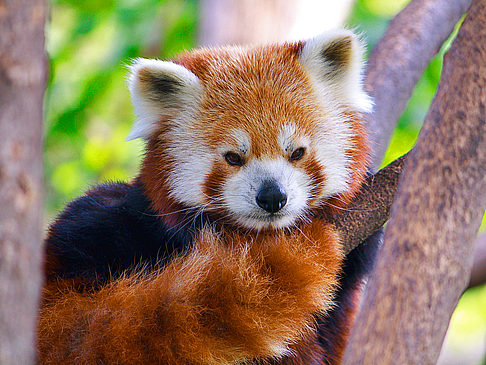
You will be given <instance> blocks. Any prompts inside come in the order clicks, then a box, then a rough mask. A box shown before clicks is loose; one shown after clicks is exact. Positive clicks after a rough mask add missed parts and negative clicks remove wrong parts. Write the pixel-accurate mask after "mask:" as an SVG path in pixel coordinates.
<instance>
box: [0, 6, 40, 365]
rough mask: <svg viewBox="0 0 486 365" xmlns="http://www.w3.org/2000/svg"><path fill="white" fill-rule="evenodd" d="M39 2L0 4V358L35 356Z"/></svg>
mask: <svg viewBox="0 0 486 365" xmlns="http://www.w3.org/2000/svg"><path fill="white" fill-rule="evenodd" d="M45 20H46V6H45V1H43V0H7V1H3V2H0V35H1V36H0V191H1V194H0V206H1V209H0V303H1V306H0V364H2V365H3V364H31V363H33V362H34V358H35V355H34V354H35V352H34V346H33V345H34V333H35V325H36V317H37V307H38V297H39V287H40V281H41V279H40V278H41V274H40V261H41V260H40V257H41V212H42V209H41V208H42V103H43V96H44V88H45V85H46V59H45V53H44V23H45Z"/></svg>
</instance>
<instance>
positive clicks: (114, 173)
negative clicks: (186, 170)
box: [44, 0, 486, 364]
mask: <svg viewBox="0 0 486 365" xmlns="http://www.w3.org/2000/svg"><path fill="white" fill-rule="evenodd" d="M407 2H408V1H407V0H358V1H357V2H356V3H355V5H354V7H353V9H352V12H351V14H350V16H349V19H348V21H347V24H348V25H350V26H351V27H356V28H357V29H359V30H361V31H363V32H364V34H365V36H366V38H367V40H368V42H369V44H370V48H372V47H373V45H374V44H375V43H376V42H377V40H378V39H379V38H380V37H381V36H382V35H383V33H384V31H385V29H386V26H387V23H388V21H389V20H390V18H391V17H392V16H393V15H395V14H396V13H397V12H398V11H399V10H400V9H401V8H402V7H403V6H405V4H406V3H407ZM198 12H199V4H198V1H197V0H185V1H182V0H121V1H114V0H105V1H99V0H85V1H79V0H52V1H51V18H50V22H49V25H48V30H47V49H48V54H49V61H50V72H51V73H50V79H49V86H48V90H47V94H46V108H45V113H46V118H45V120H46V124H45V152H44V163H45V175H46V177H45V181H46V204H45V207H46V212H45V217H46V224H47V222H49V221H51V220H52V218H53V217H54V215H55V214H56V212H58V211H59V210H60V209H61V208H62V207H63V206H64V205H65V204H66V202H68V201H69V200H71V199H72V198H74V197H76V196H78V195H80V194H81V193H82V192H83V191H84V190H86V189H87V188H88V187H89V186H91V185H94V184H96V183H97V182H100V181H105V180H123V181H126V180H130V179H131V178H132V177H133V176H134V175H135V174H136V172H137V169H138V166H139V163H140V160H141V157H142V154H143V142H142V141H139V140H136V141H130V142H125V138H126V136H127V135H128V132H129V130H130V127H131V123H132V121H133V119H134V115H133V110H132V106H131V104H130V100H129V95H128V91H127V88H126V80H125V78H126V75H127V70H126V66H127V65H128V64H129V63H130V60H131V59H132V58H135V57H139V56H141V57H156V58H162V59H164V58H167V57H170V56H172V55H174V54H176V53H177V52H179V51H181V50H183V49H186V48H191V47H194V46H195V45H196V42H197V25H198V24H197V23H198V17H199V13H198ZM449 44H450V41H448V42H447V43H446V45H444V47H443V48H442V49H441V51H440V52H439V54H438V55H437V56H436V57H435V58H434V59H433V60H432V62H431V63H430V65H429V66H428V67H427V69H426V70H425V72H424V74H423V76H422V78H421V80H420V81H419V83H418V84H417V86H416V89H415V91H414V94H413V96H412V98H411V100H410V103H409V105H408V107H407V109H406V111H405V112H404V113H403V115H402V116H401V118H400V120H399V123H398V127H397V129H396V131H395V133H394V135H393V138H392V141H391V144H390V147H389V149H388V152H387V154H386V156H385V159H384V164H386V163H388V162H390V161H392V160H393V159H395V158H396V157H398V156H400V155H402V154H403V153H405V152H407V151H408V150H409V149H410V148H411V147H412V146H413V144H414V143H415V140H416V138H417V136H418V133H419V130H420V127H421V123H422V121H423V120H424V117H425V114H426V112H427V109H428V107H429V105H430V102H431V100H432V98H433V96H434V93H435V89H436V87H437V84H438V81H439V78H440V72H441V68H442V58H443V54H444V52H445V51H446V50H447V48H448V45H449ZM485 226H486V220H485V219H483V226H482V227H483V229H484V227H485ZM485 334H486V287H485V286H483V287H480V288H475V289H472V290H469V291H468V292H466V294H465V295H464V296H463V298H462V299H461V302H460V304H459V306H458V308H457V310H456V312H455V314H454V317H453V320H452V325H451V330H450V331H449V335H448V342H447V348H448V352H447V353H446V354H445V355H444V356H443V359H441V361H442V363H443V364H449V363H451V364H453V363H455V362H454V361H455V360H454V357H455V356H459V357H457V358H458V359H461V356H462V355H461V354H462V353H466V352H468V353H469V354H470V352H471V351H479V353H481V351H483V355H479V357H477V358H473V359H471V360H467V359H466V357H467V356H466V357H462V360H461V362H460V363H461V364H466V363H467V364H469V363H471V364H476V363H477V364H481V363H483V364H486V358H485V357H484V347H483V349H482V350H481V348H480V346H481V345H474V346H475V348H473V349H471V346H472V345H471V344H477V343H483V344H484V343H486V338H485ZM478 346H479V349H478ZM449 350H450V351H451V352H450V353H449ZM458 354H459V355H458ZM481 356H482V357H483V359H482V360H477V359H478V358H481ZM451 361H452V362H451Z"/></svg>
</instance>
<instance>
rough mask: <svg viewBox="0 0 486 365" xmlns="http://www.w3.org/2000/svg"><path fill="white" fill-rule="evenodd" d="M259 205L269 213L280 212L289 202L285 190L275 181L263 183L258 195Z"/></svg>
mask: <svg viewBox="0 0 486 365" xmlns="http://www.w3.org/2000/svg"><path fill="white" fill-rule="evenodd" d="M256 202H257V204H258V206H259V207H260V208H262V209H264V210H266V211H267V212H269V213H275V212H278V211H279V210H280V209H282V208H283V207H284V206H285V204H286V203H287V194H286V193H285V190H284V189H283V188H282V187H280V186H279V185H278V184H277V183H276V182H274V181H267V182H265V183H263V185H262V187H261V188H260V191H259V192H258V194H257V196H256Z"/></svg>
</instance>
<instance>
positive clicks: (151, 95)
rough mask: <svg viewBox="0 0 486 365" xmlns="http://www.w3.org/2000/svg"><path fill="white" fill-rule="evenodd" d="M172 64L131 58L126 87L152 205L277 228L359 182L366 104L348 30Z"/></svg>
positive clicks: (202, 54)
mask: <svg viewBox="0 0 486 365" xmlns="http://www.w3.org/2000/svg"><path fill="white" fill-rule="evenodd" d="M176 62H177V63H172V62H161V61H153V60H140V61H139V62H138V63H137V64H136V65H134V66H133V68H132V76H131V80H130V81H131V91H132V97H133V100H134V104H135V107H136V111H137V114H138V117H139V119H138V121H137V122H136V124H135V126H134V129H133V131H132V134H131V138H136V137H144V138H146V139H147V140H148V141H149V143H148V150H147V157H146V160H145V163H144V170H143V173H142V177H143V178H144V180H145V182H144V183H145V185H148V186H147V190H148V194H149V195H151V196H150V197H151V199H152V201H154V206H155V207H156V208H157V201H158V200H162V199H167V198H169V199H171V200H173V201H174V202H175V203H177V204H178V205H179V206H182V207H185V208H196V209H200V210H204V211H206V212H210V213H214V214H216V215H217V216H218V217H220V219H223V220H226V221H227V222H232V223H235V224H237V225H240V226H243V227H246V228H251V229H269V228H270V229H277V228H282V227H288V226H290V225H292V224H294V223H295V222H296V221H297V220H304V221H305V219H306V217H308V214H309V213H310V212H311V211H312V210H313V209H315V208H318V207H320V206H322V205H324V204H326V203H330V202H331V201H336V200H337V201H339V200H340V199H341V200H342V199H347V198H346V195H347V194H348V195H349V194H350V193H352V192H353V190H355V189H356V187H357V186H358V185H359V183H360V181H361V179H362V178H363V174H364V171H365V168H366V160H367V144H366V136H365V133H364V131H363V127H362V126H361V124H360V122H359V121H358V118H357V116H358V115H359V113H360V112H363V111H368V110H369V108H370V101H369V99H368V97H367V95H366V94H365V93H364V92H363V91H362V89H361V47H360V45H359V43H358V41H357V39H356V37H355V36H354V35H353V34H352V33H350V32H348V31H341V32H337V33H333V34H329V35H325V36H322V37H321V38H319V39H316V40H313V41H309V42H307V43H305V44H304V43H298V44H287V45H282V46H266V47H260V48H251V49H237V48H227V49H219V50H200V51H196V52H193V53H189V54H185V55H182V56H181V57H180V58H179V59H178V60H177V61H176ZM162 192H163V194H162Z"/></svg>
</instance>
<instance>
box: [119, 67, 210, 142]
mask: <svg viewBox="0 0 486 365" xmlns="http://www.w3.org/2000/svg"><path fill="white" fill-rule="evenodd" d="M128 84H129V89H130V94H131V97H132V103H133V106H134V108H135V114H136V115H137V119H136V121H135V123H134V124H133V127H132V130H131V132H130V134H129V135H128V138H127V140H132V139H136V138H144V139H148V138H149V137H150V136H151V135H152V133H153V132H154V131H155V130H156V127H157V122H160V121H162V120H169V119H170V120H171V122H173V123H178V122H181V121H183V120H184V119H187V118H189V117H191V116H194V115H195V113H196V112H197V108H198V105H199V101H200V99H201V96H202V85H201V82H200V81H199V79H198V78H197V76H196V75H194V74H193V73H192V72H191V71H189V70H188V69H186V68H185V67H183V66H180V65H177V64H175V63H173V62H168V61H159V60H152V59H144V58H139V59H136V60H135V62H134V63H133V64H132V65H131V66H130V76H129V78H128Z"/></svg>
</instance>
